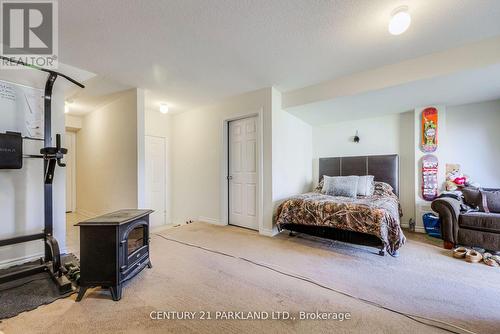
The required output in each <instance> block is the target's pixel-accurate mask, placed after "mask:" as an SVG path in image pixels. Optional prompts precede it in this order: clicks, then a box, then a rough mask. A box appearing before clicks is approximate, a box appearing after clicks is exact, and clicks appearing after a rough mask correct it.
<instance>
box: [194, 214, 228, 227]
mask: <svg viewBox="0 0 500 334" xmlns="http://www.w3.org/2000/svg"><path fill="white" fill-rule="evenodd" d="M198 221H200V222H202V223H208V224H213V225H220V226H224V225H227V224H225V223H224V222H223V221H221V220H219V219H214V218H209V217H202V216H200V217H198Z"/></svg>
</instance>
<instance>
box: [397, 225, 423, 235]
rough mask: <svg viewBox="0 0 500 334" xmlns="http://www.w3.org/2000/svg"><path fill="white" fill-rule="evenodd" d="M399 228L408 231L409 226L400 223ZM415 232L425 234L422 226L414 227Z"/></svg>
mask: <svg viewBox="0 0 500 334" xmlns="http://www.w3.org/2000/svg"><path fill="white" fill-rule="evenodd" d="M401 227H402V228H406V229H409V228H410V225H409V224H406V223H402V224H401ZM415 232H417V233H425V228H424V227H423V226H415Z"/></svg>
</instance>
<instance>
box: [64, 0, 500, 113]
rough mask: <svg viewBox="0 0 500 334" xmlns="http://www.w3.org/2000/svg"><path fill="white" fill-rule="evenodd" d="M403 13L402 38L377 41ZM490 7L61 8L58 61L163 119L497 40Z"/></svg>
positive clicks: (488, 2)
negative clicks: (128, 93)
mask: <svg viewBox="0 0 500 334" xmlns="http://www.w3.org/2000/svg"><path fill="white" fill-rule="evenodd" d="M403 4H405V5H408V6H409V9H410V13H411V15H412V25H411V26H410V29H409V30H408V31H407V32H406V33H404V34H403V35H400V36H392V35H390V34H389V33H388V32H387V23H388V19H389V17H390V14H391V12H392V11H393V10H394V9H395V8H396V7H398V6H400V5H403ZM499 17H500V1H497V0H482V1H469V0H439V1H436V0H418V1H417V0H413V1H411V0H408V1H398V0H377V1H373V0H358V1H345V0H331V1H307V0H252V1H234V0H182V1H151V0H149V1H146V0H142V1H138V0H106V1H103V0H86V1H79V0H64V1H60V2H59V40H60V42H59V51H60V52H59V53H60V61H61V62H63V63H66V64H70V65H73V66H76V67H79V68H82V69H85V70H87V71H91V72H93V73H97V74H99V76H103V77H104V78H106V80H109V81H115V82H117V83H118V87H120V86H123V87H140V88H145V89H147V90H149V91H151V96H154V98H155V99H156V100H158V101H159V100H163V101H165V102H168V103H169V104H170V105H171V106H172V108H171V109H172V110H173V111H183V110H187V109H190V108H194V107H198V106H201V105H205V104H208V103H212V102H214V101H216V100H218V99H220V98H222V97H227V96H231V95H235V94H240V93H243V92H246V91H251V90H255V89H259V88H263V87H269V86H275V87H276V88H277V89H279V90H280V91H288V90H292V89H296V88H300V87H304V86H308V85H312V84H316V83H319V82H322V81H325V80H330V79H333V78H336V77H339V76H345V75H348V74H350V73H355V72H360V71H365V70H367V69H372V68H376V67H380V66H383V65H387V64H392V63H395V62H399V61H402V60H405V59H410V58H414V57H418V56H421V55H424V54H429V53H433V52H437V51H441V50H445V49H449V48H453V47H457V46H460V45H464V44H467V43H471V42H474V41H478V40H481V39H485V38H489V37H492V36H496V35H500V20H499V19H498V18H499Z"/></svg>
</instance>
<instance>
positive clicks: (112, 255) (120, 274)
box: [75, 210, 153, 301]
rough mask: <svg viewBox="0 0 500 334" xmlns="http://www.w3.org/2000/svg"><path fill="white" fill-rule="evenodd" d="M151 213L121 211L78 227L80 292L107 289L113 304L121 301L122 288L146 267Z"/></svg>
mask: <svg viewBox="0 0 500 334" xmlns="http://www.w3.org/2000/svg"><path fill="white" fill-rule="evenodd" d="M152 212H153V211H152V210H120V211H116V212H113V213H109V214H106V215H104V216H100V217H97V218H92V219H89V220H86V221H83V222H81V223H78V224H76V225H75V226H79V227H80V257H81V259H80V292H79V293H78V297H77V298H76V301H80V300H82V298H83V296H84V295H85V292H86V291H87V289H88V288H90V287H95V286H101V287H102V288H104V289H110V291H111V296H112V298H113V300H115V301H118V300H120V299H121V297H122V284H123V282H125V281H126V280H128V279H130V278H132V277H134V276H135V275H136V274H137V273H139V272H140V271H141V270H142V269H144V268H145V267H146V266H148V267H149V268H151V267H152V266H151V261H150V259H149V215H150V214H151V213H152Z"/></svg>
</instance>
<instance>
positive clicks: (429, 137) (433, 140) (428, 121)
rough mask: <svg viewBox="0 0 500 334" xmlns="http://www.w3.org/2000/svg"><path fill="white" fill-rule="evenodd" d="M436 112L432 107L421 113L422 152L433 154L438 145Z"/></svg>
mask: <svg viewBox="0 0 500 334" xmlns="http://www.w3.org/2000/svg"><path fill="white" fill-rule="evenodd" d="M437 135H438V110H437V109H436V108H434V107H429V108H425V109H424V110H423V111H422V144H421V148H422V151H423V152H427V153H431V152H435V151H436V149H437V144H438V137H437Z"/></svg>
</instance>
